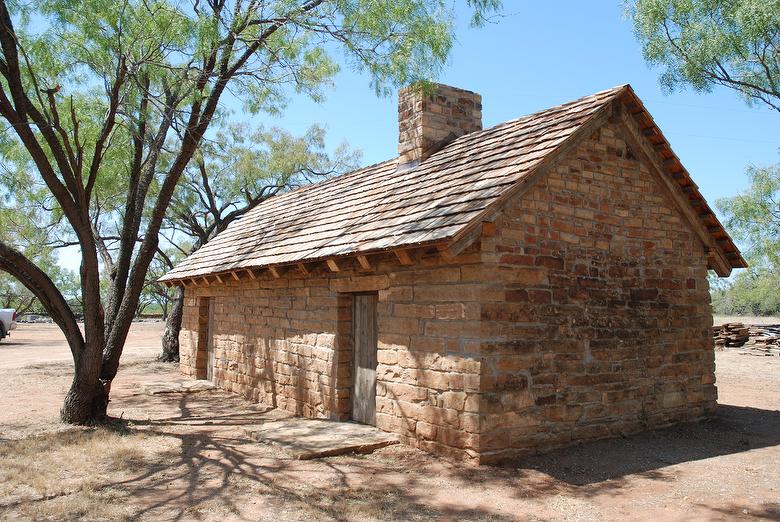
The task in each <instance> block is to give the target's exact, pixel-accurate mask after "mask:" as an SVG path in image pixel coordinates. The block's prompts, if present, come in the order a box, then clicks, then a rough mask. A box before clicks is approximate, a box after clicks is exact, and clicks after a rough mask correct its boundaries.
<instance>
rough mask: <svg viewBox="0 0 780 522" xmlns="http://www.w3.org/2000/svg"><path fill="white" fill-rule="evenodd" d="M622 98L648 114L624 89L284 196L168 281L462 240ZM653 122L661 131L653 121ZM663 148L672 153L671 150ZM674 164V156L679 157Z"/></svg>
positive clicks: (707, 216) (718, 230)
mask: <svg viewBox="0 0 780 522" xmlns="http://www.w3.org/2000/svg"><path fill="white" fill-rule="evenodd" d="M617 99H621V100H623V101H624V102H625V103H626V104H627V107H629V110H632V109H631V108H632V107H633V108H634V109H633V111H637V112H636V113H634V112H632V114H633V115H634V117H635V118H638V119H637V121H640V119H641V118H643V117H644V114H643V113H646V111H644V107H643V106H642V105H641V102H640V101H639V100H638V98H636V95H635V94H634V93H633V90H631V88H630V87H629V86H620V87H616V88H613V89H609V90H606V91H602V92H599V93H596V94H593V95H591V96H587V97H585V98H581V99H579V100H576V101H573V102H570V103H566V104H563V105H559V106H556V107H552V108H550V109H547V110H545V111H542V112H538V113H535V114H532V115H529V116H525V117H522V118H519V119H516V120H512V121H508V122H506V123H503V124H500V125H497V126H495V127H492V128H490V129H486V130H483V131H479V132H474V133H471V134H467V135H465V136H462V137H460V138H458V139H457V140H455V141H453V142H452V143H450V144H449V145H447V146H446V147H444V148H443V149H442V150H440V151H438V152H437V153H435V154H433V155H432V156H431V157H430V158H428V159H427V160H426V161H425V162H423V163H422V164H420V165H418V166H416V167H413V168H410V169H407V170H398V169H397V168H396V167H397V161H396V160H395V159H393V160H390V161H386V162H383V163H379V164H376V165H372V166H369V167H365V168H363V169H360V170H356V171H354V172H350V173H348V174H344V175H342V176H339V177H336V178H332V179H329V180H326V181H323V182H320V183H317V184H314V185H308V186H305V187H302V188H300V189H297V190H294V191H292V192H289V193H286V194H282V195H279V196H276V197H274V198H271V199H269V200H268V201H266V202H264V203H262V204H260V205H259V206H257V207H256V208H254V209H253V210H252V211H250V212H249V213H247V214H246V215H245V216H244V217H243V218H242V219H239V220H237V221H235V222H233V223H232V224H231V225H230V226H228V228H227V229H226V230H225V231H223V232H222V233H221V234H219V235H217V236H216V237H215V238H214V239H212V240H211V241H209V242H208V243H207V244H206V245H204V246H203V247H202V248H200V249H199V250H198V251H197V252H195V253H194V254H192V255H191V256H189V257H188V258H187V259H185V260H184V261H183V262H182V263H181V264H179V265H178V266H177V267H176V268H174V269H173V270H172V271H171V272H169V273H168V274H166V275H165V276H164V277H163V278H161V280H162V281H177V280H184V279H190V278H196V277H203V276H208V275H212V274H219V273H228V272H232V271H237V270H242V269H251V268H261V267H267V266H276V265H286V264H293V263H301V262H312V261H321V260H326V259H331V258H337V257H339V256H347V255H355V254H370V253H375V252H380V251H386V250H391V249H392V250H395V249H403V248H414V247H419V246H422V245H428V244H431V245H432V244H446V243H447V242H452V241H455V240H457V239H458V238H461V237H463V236H464V234H465V233H466V232H467V231H468V230H470V229H473V227H474V224H475V223H476V224H479V223H481V221H482V220H483V219H484V217H485V216H486V215H488V214H489V213H490V212H491V209H494V208H495V207H496V205H498V204H500V202H501V201H503V200H504V199H505V198H506V197H507V194H509V193H511V192H512V189H513V187H516V186H517V185H518V184H520V183H519V182H521V181H523V180H524V179H526V178H527V177H529V175H530V174H531V173H533V172H534V171H536V170H538V169H539V167H540V166H542V165H543V164H545V163H546V162H547V161H548V160H549V159H550V158H551V157H553V156H555V153H556V151H559V150H561V149H562V148H563V147H564V145H565V144H566V143H567V142H569V141H571V140H575V139H577V138H576V135H581V134H582V133H583V132H585V131H587V130H588V129H587V123H588V122H590V121H592V120H593V119H594V118H596V117H597V116H598V115H599V114H603V113H605V112H607V111H609V110H610V106H611V104H612V102H614V101H615V100H617ZM640 108H641V110H639V109H640ZM647 117H648V118H649V115H647ZM649 122H650V123H649V124H650V125H652V127H653V128H654V129H656V130H657V127H655V124H654V123H652V119H649ZM648 135H649V134H648ZM654 136H660V137H661V138H662V137H663V136H662V135H661V134H660V131H657V132H656V131H653V133H652V136H651V139H652V137H654ZM664 143H665V141H664ZM658 150H659V151H661V152H660V153H661V154H664V151H665V149H664V148H663V147H659V148H658ZM669 152H671V150H670V149H669ZM671 157H673V158H676V156H674V155H673V153H672V155H671ZM664 159H665V160H666V159H667V158H666V157H665V156H664ZM671 163H674V162H669V161H667V162H666V163H665V164H669V165H671ZM675 166H676V165H675ZM680 167H681V166H680ZM682 173H683V174H679V173H677V174H676V177H675V178H674V179H675V180H677V182H678V183H679V182H680V180H685V181H686V182H688V181H689V180H690V177H689V176H688V175H687V172H685V171H684V169H683V170H682ZM691 185H692V182H690V184H688V185H685V187H688V192H686V195H687V197H688V198H689V199H690V200H691V202H692V204H696V205H698V207H697V212H699V215H700V217H701V219H703V220H706V223H707V227H708V229H709V230H710V231H711V233H713V234H717V237H718V238H719V240H721V242H720V243H718V245H719V247H722V248H723V251H724V255H725V253H727V252H730V253H731V258H730V259H731V266H732V267H737V266H744V261H743V260H742V258H741V256H740V255H739V251H738V250H737V249H736V247H735V246H734V245H733V243H732V242H731V239H730V238H728V235H727V234H726V233H725V230H723V227H722V226H720V223H719V222H717V218H716V217H715V216H714V214H713V213H712V211H711V210H709V207H708V206H706V202H704V199H703V198H702V197H701V194H699V193H698V189H696V188H695V185H692V186H693V190H691V189H690V187H691ZM681 186H682V184H681ZM714 223H717V225H714ZM723 238H725V239H726V241H725V242H723V241H722V240H723Z"/></svg>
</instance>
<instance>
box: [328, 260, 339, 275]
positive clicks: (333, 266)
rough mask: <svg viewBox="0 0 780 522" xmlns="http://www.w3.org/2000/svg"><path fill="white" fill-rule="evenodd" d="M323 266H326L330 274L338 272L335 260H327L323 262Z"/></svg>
mask: <svg viewBox="0 0 780 522" xmlns="http://www.w3.org/2000/svg"><path fill="white" fill-rule="evenodd" d="M325 264H326V265H328V268H330V271H331V272H338V271H339V265H338V263H336V260H335V259H327V260H326V261H325Z"/></svg>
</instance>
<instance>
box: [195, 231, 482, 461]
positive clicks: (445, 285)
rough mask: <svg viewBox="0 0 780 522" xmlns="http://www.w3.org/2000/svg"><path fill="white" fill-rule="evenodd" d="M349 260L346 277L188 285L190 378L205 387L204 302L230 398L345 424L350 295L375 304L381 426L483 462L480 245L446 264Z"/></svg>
mask: <svg viewBox="0 0 780 522" xmlns="http://www.w3.org/2000/svg"><path fill="white" fill-rule="evenodd" d="M415 255H416V259H415V264H414V265H413V266H409V267H404V266H401V265H400V264H399V262H398V260H397V259H396V257H395V256H394V255H387V256H383V257H380V258H372V262H373V263H374V264H375V266H374V267H373V269H372V270H371V271H364V270H361V269H360V268H359V267H358V266H356V265H354V264H352V263H353V261H352V260H344V261H342V262H341V263H340V265H341V270H340V271H339V272H338V273H333V272H330V271H328V269H327V268H324V267H319V268H315V267H311V270H312V272H311V273H310V274H309V275H308V276H304V275H303V274H302V273H301V272H299V271H298V270H297V269H295V268H293V269H291V270H289V271H288V272H286V273H282V276H281V277H280V278H279V279H274V278H273V277H271V276H270V275H266V276H262V277H259V278H258V279H257V280H255V281H252V280H249V279H248V278H247V280H244V281H241V282H238V281H231V280H230V279H229V278H225V284H223V285H220V284H216V283H212V284H211V285H210V286H204V285H199V286H198V287H193V286H189V287H188V288H187V290H186V302H185V313H184V318H183V326H182V334H181V368H182V372H183V373H184V374H186V375H192V376H198V377H202V376H205V361H206V355H205V349H206V346H207V339H206V337H205V335H204V333H203V331H204V328H205V326H204V322H203V317H204V314H203V312H202V310H203V308H204V304H203V303H204V302H205V299H206V298H212V299H214V320H213V325H214V326H213V328H214V346H215V359H216V361H215V369H214V380H215V382H216V384H217V385H218V386H219V387H221V388H224V389H227V390H230V391H233V392H236V393H239V394H241V395H243V396H244V397H246V398H248V399H250V400H255V401H260V402H262V403H264V404H268V405H271V406H274V407H279V408H283V409H285V410H288V411H290V412H293V413H295V414H298V415H305V416H310V417H320V418H333V419H347V418H349V415H350V411H351V403H350V389H351V386H352V381H351V377H352V345H351V328H352V325H351V314H352V298H351V296H350V294H351V293H353V292H368V291H376V292H377V293H378V308H377V315H378V323H377V327H378V329H377V330H378V352H377V360H378V367H377V404H376V410H377V415H376V423H377V426H378V427H379V428H381V429H384V430H386V431H391V432H395V433H399V434H400V435H402V436H403V437H404V438H405V440H406V442H407V443H409V444H412V445H415V446H419V447H421V448H423V449H426V450H428V451H434V452H438V453H441V454H446V455H450V456H454V457H457V458H464V459H475V458H476V456H477V453H478V449H479V436H478V431H479V412H478V404H479V402H480V401H479V394H480V389H479V388H480V374H481V362H480V356H479V346H480V341H479V340H480V338H481V336H482V335H483V332H482V328H483V323H482V322H481V320H480V308H479V303H480V301H481V300H482V299H483V295H482V294H483V285H482V284H481V283H480V282H479V281H476V280H475V279H474V277H473V274H475V273H478V270H476V269H475V268H470V267H473V266H474V265H476V264H478V263H479V262H480V259H481V254H480V253H479V252H478V251H477V246H475V247H473V248H472V249H471V250H470V251H467V252H464V253H463V254H462V255H460V256H458V257H457V258H455V259H454V260H452V261H450V262H449V263H444V262H443V261H442V258H441V256H440V255H439V254H438V253H436V252H435V251H429V252H417V253H416V254H415Z"/></svg>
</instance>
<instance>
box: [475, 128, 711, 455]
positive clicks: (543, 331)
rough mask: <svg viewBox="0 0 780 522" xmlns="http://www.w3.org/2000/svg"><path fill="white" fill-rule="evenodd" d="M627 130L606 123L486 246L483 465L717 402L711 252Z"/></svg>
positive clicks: (521, 200)
mask: <svg viewBox="0 0 780 522" xmlns="http://www.w3.org/2000/svg"><path fill="white" fill-rule="evenodd" d="M623 132H624V130H623V129H622V127H621V126H620V124H618V123H615V122H610V123H607V124H605V125H604V126H602V127H601V128H600V129H599V130H597V131H596V132H594V133H593V135H591V136H590V137H589V138H588V139H586V140H584V141H583V142H582V143H581V144H579V145H578V146H577V147H576V148H575V149H573V150H572V151H571V152H569V153H568V154H567V155H566V156H565V157H564V158H562V159H561V160H560V161H558V162H557V163H556V165H555V166H554V167H553V168H552V169H551V170H550V171H549V172H547V173H545V174H544V175H543V176H542V177H541V178H540V179H539V180H538V182H537V183H536V184H535V186H533V187H532V188H531V189H530V190H529V191H528V192H527V193H525V194H522V195H519V196H517V197H515V199H514V200H513V201H510V202H509V204H508V205H507V208H506V210H505V211H504V212H503V213H502V215H501V217H500V218H499V219H498V220H497V221H496V232H497V233H496V235H495V236H494V237H483V238H482V241H481V245H482V255H483V261H484V264H485V268H486V270H485V272H487V273H494V274H496V281H495V283H494V284H495V287H496V288H497V289H501V290H502V291H503V297H504V302H496V303H488V302H485V303H482V309H481V318H482V321H483V322H484V324H485V329H486V330H490V331H491V332H495V333H496V335H495V336H494V337H491V338H485V339H483V343H482V347H481V352H482V363H483V364H482V369H483V374H482V382H481V390H482V391H483V392H484V393H483V395H482V400H483V402H482V403H481V405H480V412H481V417H480V420H481V426H480V431H481V438H480V442H481V445H480V453H481V461H482V462H489V461H497V460H502V459H504V458H511V457H514V456H517V455H522V454H526V453H529V452H533V451H537V450H539V449H545V448H551V447H556V446H561V445H566V444H569V443H571V442H574V441H579V440H584V439H593V438H601V437H607V436H613V435H622V434H626V433H633V432H637V431H640V430H642V429H647V428H650V427H656V426H662V425H666V424H670V423H673V422H679V421H688V420H694V419H698V418H701V417H702V416H704V415H706V414H707V413H709V412H711V411H712V410H713V409H714V407H715V401H716V396H717V392H716V388H715V385H714V381H715V376H714V352H713V344H712V336H711V327H712V313H711V307H710V295H709V291H708V282H707V268H706V267H707V259H706V254H705V251H704V248H703V246H702V244H701V242H700V240H699V239H698V238H697V236H696V235H695V233H694V232H693V230H692V229H691V227H690V225H689V224H688V223H687V222H686V221H685V219H684V217H683V215H682V214H681V213H680V211H679V209H678V208H676V207H675V204H674V203H673V201H672V198H671V197H670V196H669V194H667V193H665V192H664V190H665V189H663V188H662V186H661V183H660V180H658V179H657V178H655V177H654V176H655V174H654V173H653V172H652V171H651V167H650V166H649V165H646V164H645V163H644V162H642V161H640V160H639V159H638V158H637V157H635V155H634V152H633V151H631V150H630V148H629V147H627V145H626V143H625V141H624V138H623V136H624V134H623Z"/></svg>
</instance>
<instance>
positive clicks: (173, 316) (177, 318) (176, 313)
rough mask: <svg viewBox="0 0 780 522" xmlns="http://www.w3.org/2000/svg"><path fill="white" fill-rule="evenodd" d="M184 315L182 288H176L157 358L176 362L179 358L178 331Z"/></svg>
mask: <svg viewBox="0 0 780 522" xmlns="http://www.w3.org/2000/svg"><path fill="white" fill-rule="evenodd" d="M183 315H184V288H182V287H181V286H179V287H177V288H176V295H175V296H174V298H173V305H172V306H171V312H170V314H169V315H168V320H167V321H165V332H164V333H163V336H162V350H163V351H162V354H160V357H159V359H160V360H161V361H164V362H178V360H179V332H180V331H181V320H182V316H183Z"/></svg>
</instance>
